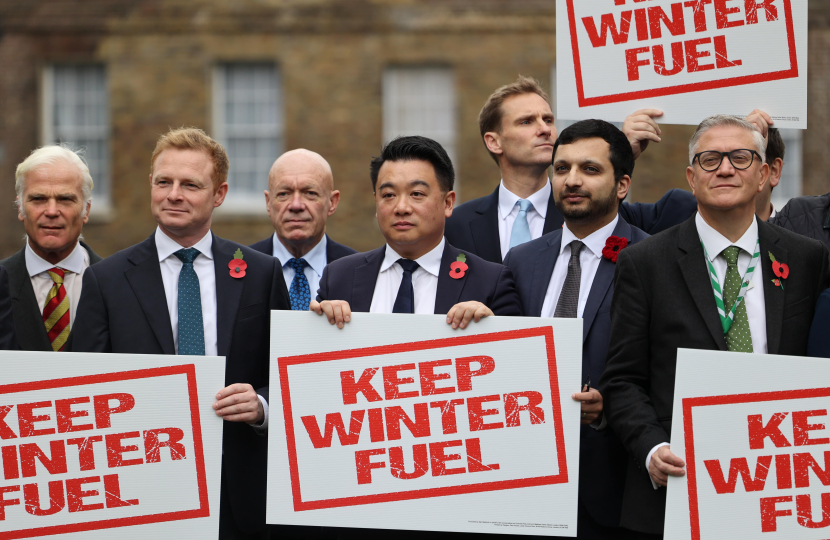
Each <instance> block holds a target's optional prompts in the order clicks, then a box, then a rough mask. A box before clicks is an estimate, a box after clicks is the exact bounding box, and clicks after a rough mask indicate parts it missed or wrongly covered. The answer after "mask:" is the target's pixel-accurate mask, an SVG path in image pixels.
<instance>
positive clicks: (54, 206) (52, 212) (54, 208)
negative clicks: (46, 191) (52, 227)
mask: <svg viewBox="0 0 830 540" xmlns="http://www.w3.org/2000/svg"><path fill="white" fill-rule="evenodd" d="M44 213H45V214H46V215H47V216H50V217H55V216H58V215H60V210H58V201H56V200H55V199H49V202H48V203H46V211H45V212H44Z"/></svg>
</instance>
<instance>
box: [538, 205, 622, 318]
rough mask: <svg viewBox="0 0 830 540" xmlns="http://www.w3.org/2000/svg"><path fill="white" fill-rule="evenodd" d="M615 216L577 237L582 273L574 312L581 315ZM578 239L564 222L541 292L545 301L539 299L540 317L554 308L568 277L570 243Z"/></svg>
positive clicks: (615, 218) (550, 313) (578, 315)
mask: <svg viewBox="0 0 830 540" xmlns="http://www.w3.org/2000/svg"><path fill="white" fill-rule="evenodd" d="M619 220H620V218H619V216H614V220H613V221H612V222H611V223H609V224H608V225H606V226H604V227H603V228H601V229H598V230H596V231H594V232H592V233H591V234H589V235H588V236H586V237H585V238H583V239H582V240H581V242H582V243H583V244H585V247H583V248H582V252H581V253H580V254H579V265H580V267H581V268H582V274H581V277H580V280H579V306H578V307H577V310H576V316H577V317H578V318H580V319H581V318H582V314H583V313H584V312H585V304H586V303H587V302H588V295H589V294H590V293H591V286H592V285H593V283H594V276H596V275H597V269H598V268H599V263H600V261H601V260H602V248H604V247H605V243H606V241H607V240H608V237H609V236H611V235H612V233H613V232H614V228H615V227H616V226H617V222H618V221H619ZM574 240H579V238H577V237H576V236H574V233H572V232H571V230H570V229H568V225H567V223H566V224H565V226H564V227H562V244H561V245H560V246H559V258H558V259H557V260H556V265H554V267H553V275H551V277H550V283H548V290H547V292H546V293H545V301H544V303H542V317H553V314H554V312H555V311H556V304H558V303H559V296H560V295H561V294H562V287H563V286H564V285H565V278H567V277H568V263H569V261H570V260H571V246H570V243H571V242H573V241H574Z"/></svg>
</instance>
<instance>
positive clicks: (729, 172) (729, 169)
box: [717, 154, 735, 176]
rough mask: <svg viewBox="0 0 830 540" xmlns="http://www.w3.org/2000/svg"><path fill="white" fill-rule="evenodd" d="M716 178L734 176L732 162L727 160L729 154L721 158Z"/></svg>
mask: <svg viewBox="0 0 830 540" xmlns="http://www.w3.org/2000/svg"><path fill="white" fill-rule="evenodd" d="M717 175H718V176H734V175H735V167H734V166H733V165H732V161H730V160H729V154H727V155H725V156H723V159H722V160H721V162H720V167H718V170H717Z"/></svg>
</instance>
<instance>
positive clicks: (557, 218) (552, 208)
mask: <svg viewBox="0 0 830 540" xmlns="http://www.w3.org/2000/svg"><path fill="white" fill-rule="evenodd" d="M564 223H565V218H564V217H563V216H562V213H561V212H560V211H559V209H558V208H557V207H556V203H555V202H554V200H553V186H551V191H550V198H549V199H548V213H547V214H545V226H544V228H543V229H542V234H548V233H549V232H553V231H556V230H559V229H561V228H562V225H563V224H564Z"/></svg>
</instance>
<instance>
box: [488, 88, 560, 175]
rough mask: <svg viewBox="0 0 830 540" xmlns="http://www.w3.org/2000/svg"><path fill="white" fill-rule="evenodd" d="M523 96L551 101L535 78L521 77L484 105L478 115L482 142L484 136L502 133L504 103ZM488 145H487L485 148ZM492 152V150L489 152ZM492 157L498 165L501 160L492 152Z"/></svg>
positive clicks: (494, 93)
mask: <svg viewBox="0 0 830 540" xmlns="http://www.w3.org/2000/svg"><path fill="white" fill-rule="evenodd" d="M522 94H536V95H538V96H539V97H541V98H542V99H544V100H545V101H546V102H548V103H550V99H548V95H547V94H546V93H545V91H544V90H542V85H541V84H540V83H539V81H537V80H536V79H534V78H533V77H525V76H524V75H519V78H518V79H516V82H512V83H510V84H506V85H504V86H502V87H501V88H499V89H498V90H496V91H495V92H493V94H492V95H491V96H490V97H489V98H487V101H486V102H485V103H484V107H482V108H481V112H480V113H478V129H479V131H480V132H481V140H482V141H483V140H484V134H485V133H488V132H490V131H496V132H500V131H501V120H502V117H503V116H504V113H503V112H502V110H501V106H502V104H503V103H504V101H505V100H506V99H507V98H509V97H513V96H518V95H522ZM486 146H487V143H485V147H486ZM487 151H488V152H490V150H489V149H488V150H487ZM490 157H492V158H493V160H495V162H496V163H497V164H498V162H499V159H498V156H497V155H496V154H494V153H493V152H490Z"/></svg>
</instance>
